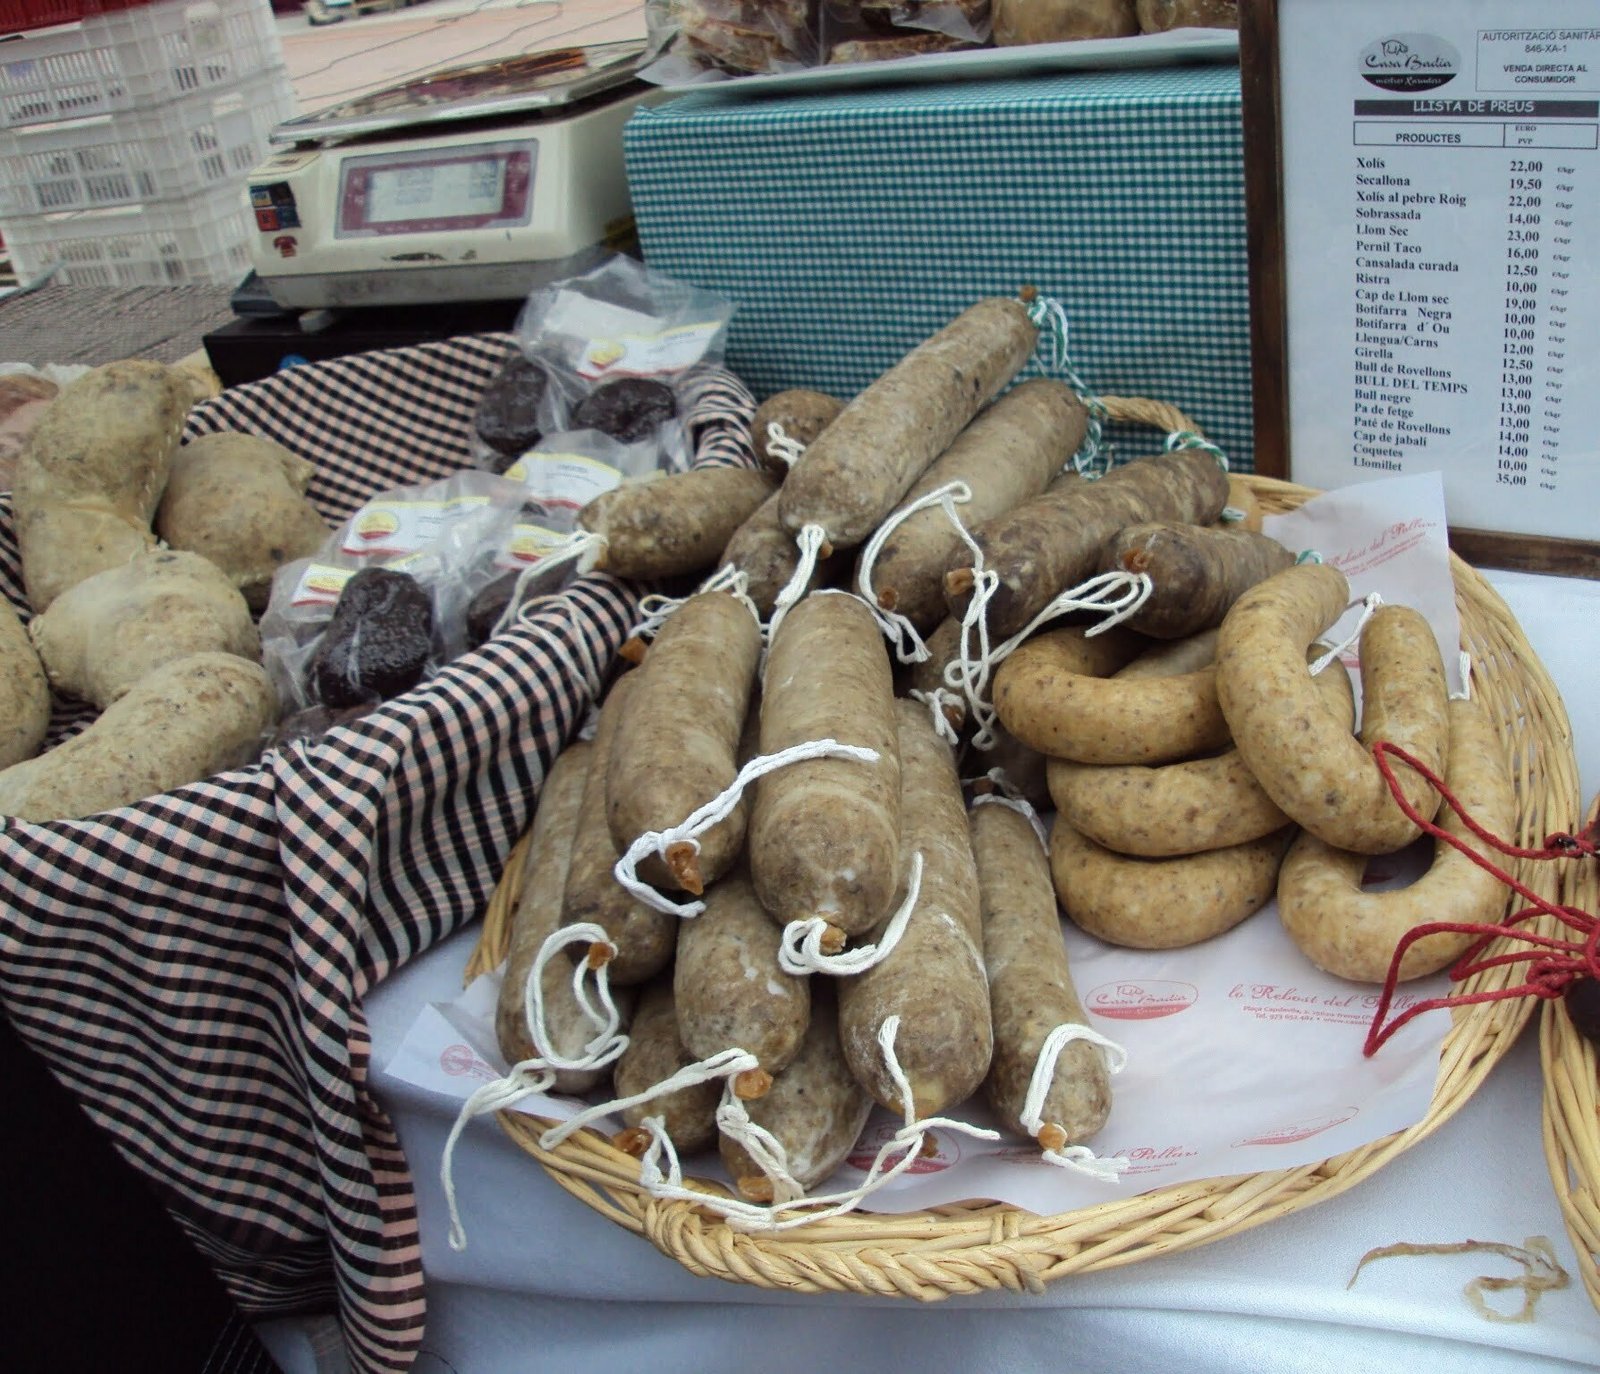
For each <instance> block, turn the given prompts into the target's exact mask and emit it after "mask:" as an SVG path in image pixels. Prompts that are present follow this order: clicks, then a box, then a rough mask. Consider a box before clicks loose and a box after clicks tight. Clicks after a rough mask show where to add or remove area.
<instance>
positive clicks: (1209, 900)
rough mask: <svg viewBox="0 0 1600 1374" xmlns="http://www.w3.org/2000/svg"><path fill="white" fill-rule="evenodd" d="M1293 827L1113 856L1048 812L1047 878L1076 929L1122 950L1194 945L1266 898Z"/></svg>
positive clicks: (1244, 916) (1229, 927)
mask: <svg viewBox="0 0 1600 1374" xmlns="http://www.w3.org/2000/svg"><path fill="white" fill-rule="evenodd" d="M1293 834H1294V827H1293V826H1286V827H1285V828H1284V829H1282V830H1279V831H1275V832H1274V833H1273V834H1270V835H1266V836H1263V837H1262V838H1261V839H1258V840H1250V841H1249V842H1247V843H1245V844H1237V845H1233V846H1231V847H1229V848H1227V849H1212V850H1209V851H1207V852H1206V853H1203V854H1186V855H1183V856H1182V857H1179V858H1173V859H1137V858H1130V857H1128V856H1127V855H1124V854H1113V853H1112V852H1111V851H1110V850H1109V849H1106V848H1103V847H1102V846H1100V845H1097V844H1095V843H1094V841H1093V840H1089V839H1085V838H1084V837H1083V836H1082V835H1080V834H1078V832H1077V831H1076V830H1074V829H1073V828H1072V827H1071V826H1070V825H1068V824H1067V823H1066V822H1065V821H1063V820H1062V819H1061V817H1060V816H1057V817H1056V822H1055V825H1054V827H1053V828H1052V829H1051V832H1050V875H1051V877H1052V879H1053V880H1054V882H1055V889H1056V896H1057V897H1059V898H1060V900H1061V905H1062V907H1063V908H1064V909H1065V911H1066V913H1067V915H1068V916H1069V917H1071V918H1072V921H1073V923H1074V924H1075V925H1077V926H1078V927H1079V928H1081V929H1083V930H1086V931H1088V933H1089V934H1091V935H1093V936H1096V937H1097V938H1098V939H1101V940H1105V941H1106V942H1107V943H1109V944H1113V945H1123V946H1126V947H1127V948H1129V949H1179V948H1182V947H1184V946H1187V945H1195V944H1199V943H1200V942H1201V941H1202V940H1209V939H1211V938H1212V937H1213V936H1216V935H1221V934H1222V933H1223V932H1224V931H1228V930H1232V929H1233V927H1234V926H1236V925H1238V924H1239V923H1240V922H1241V921H1243V920H1245V919H1247V918H1248V917H1250V916H1251V915H1253V914H1254V913H1255V912H1257V911H1259V910H1260V909H1261V908H1262V907H1263V906H1264V905H1265V904H1266V903H1267V902H1268V900H1270V899H1271V897H1272V892H1273V887H1274V884H1275V883H1276V882H1277V877H1278V865H1279V863H1280V862H1281V861H1282V859H1283V852H1284V850H1285V849H1287V848H1288V845H1289V839H1290V837H1291V836H1292V835H1293Z"/></svg>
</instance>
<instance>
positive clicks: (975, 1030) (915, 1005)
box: [839, 701, 993, 1119]
mask: <svg viewBox="0 0 1600 1374" xmlns="http://www.w3.org/2000/svg"><path fill="white" fill-rule="evenodd" d="M895 721H896V725H897V728H898V730H899V737H900V760H901V764H900V767H901V779H902V795H901V803H900V805H901V816H902V825H903V829H904V835H903V838H902V842H901V851H902V854H903V856H904V861H903V869H904V871H905V872H906V874H907V876H908V877H909V871H910V865H911V860H912V857H913V856H915V855H921V859H922V876H921V885H920V888H919V891H918V897H917V902H916V905H915V906H914V908H913V909H912V913H911V918H910V920H909V922H908V923H907V925H906V928H905V932H904V933H903V934H902V935H901V937H900V941H899V943H898V944H896V945H895V946H894V948H893V949H892V950H890V952H889V954H888V956H887V957H886V958H884V959H883V960H882V961H881V962H879V963H877V964H874V965H873V966H872V967H871V968H869V969H867V970H866V971H865V972H863V973H858V974H855V975H853V976H851V977H849V978H845V979H842V980H840V984H839V1034H840V1039H841V1040H842V1042H843V1044H844V1056H845V1060H846V1062H847V1063H848V1064H849V1065H850V1071H851V1072H852V1073H853V1074H855V1076H856V1078H857V1080H858V1081H859V1082H860V1083H861V1084H862V1086H863V1087H865V1088H866V1090H867V1091H868V1092H869V1093H871V1094H872V1096H873V1097H874V1099H876V1100H877V1101H878V1102H880V1103H881V1104H882V1105H883V1106H884V1107H886V1108H888V1109H889V1110H890V1111H893V1112H903V1111H906V1110H908V1109H909V1110H910V1111H912V1112H913V1114H914V1115H915V1116H916V1117H917V1118H919V1119H920V1118H922V1117H926V1116H932V1115H935V1114H937V1113H939V1112H942V1111H943V1110H944V1109H945V1108H947V1107H950V1106H953V1105H954V1104H955V1103H957V1102H961V1101H964V1100H965V1099H966V1098H967V1097H969V1096H971V1094H972V1093H974V1092H975V1091H977V1089H978V1087H979V1085H980V1084H981V1083H982V1082H983V1078H984V1075H985V1074H986V1073H987V1072H988V1070H989V1059H990V1055H991V1052H992V1050H993V1033H992V1030H991V1027H990V1020H989V983H988V979H987V978H986V976H985V974H984V968H983V913H982V908H981V905H980V900H979V896H978V871H977V865H976V863H975V862H974V860H973V857H972V841H971V838H970V836H969V834H968V831H967V814H966V806H965V803H964V801H963V799H962V795H961V783H960V780H959V779H958V778H957V776H956V768H955V759H954V757H953V755H952V754H951V751H950V747H949V746H948V745H947V744H945V742H944V741H943V740H941V739H940V738H939V736H938V734H937V733H936V732H935V731H934V728H933V724H932V722H931V721H930V720H929V719H928V714H927V712H926V711H925V710H924V709H923V708H922V707H920V706H918V705H917V703H916V702H912V701H898V702H896V703H895ZM891 1016H898V1017H899V1018H900V1027H899V1031H898V1034H897V1038H896V1041H895V1057H896V1058H897V1059H898V1060H899V1063H900V1067H901V1068H902V1070H904V1072H905V1076H906V1080H907V1082H908V1083H909V1084H910V1086H911V1095H912V1101H911V1102H910V1103H905V1102H902V1101H901V1100H900V1090H899V1089H898V1087H897V1086H896V1085H895V1081H894V1079H893V1077H892V1076H891V1074H890V1073H889V1070H888V1066H887V1065H886V1063H885V1061H884V1055H883V1051H882V1048H881V1047H880V1045H879V1043H878V1031H879V1028H880V1027H881V1026H882V1025H883V1023H884V1022H885V1021H886V1020H888V1018H889V1017H891Z"/></svg>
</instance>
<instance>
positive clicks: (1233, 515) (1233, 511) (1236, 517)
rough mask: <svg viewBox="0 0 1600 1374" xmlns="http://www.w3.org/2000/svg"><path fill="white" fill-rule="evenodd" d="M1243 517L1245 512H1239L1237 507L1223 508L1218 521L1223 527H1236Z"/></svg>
mask: <svg viewBox="0 0 1600 1374" xmlns="http://www.w3.org/2000/svg"><path fill="white" fill-rule="evenodd" d="M1245 517H1246V512H1244V511H1242V510H1240V509H1239V508H1238V507H1237V506H1224V507H1223V508H1222V515H1221V516H1220V519H1221V521H1222V523H1223V524H1224V525H1237V524H1238V523H1239V522H1240V521H1241V520H1243V519H1245Z"/></svg>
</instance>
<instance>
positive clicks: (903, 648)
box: [856, 482, 972, 663]
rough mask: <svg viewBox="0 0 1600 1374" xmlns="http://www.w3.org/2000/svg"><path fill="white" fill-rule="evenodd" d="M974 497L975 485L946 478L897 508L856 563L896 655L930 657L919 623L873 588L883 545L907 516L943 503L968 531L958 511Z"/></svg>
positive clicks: (863, 590) (904, 659) (909, 659)
mask: <svg viewBox="0 0 1600 1374" xmlns="http://www.w3.org/2000/svg"><path fill="white" fill-rule="evenodd" d="M971 500H972V488H971V487H969V486H968V485H967V484H966V483H965V482H946V483H945V485H944V486H942V487H939V488H937V489H936V490H934V491H930V492H929V493H928V494H927V495H926V496H921V497H918V498H917V499H916V500H915V501H913V502H911V503H910V504H909V505H906V506H902V507H901V508H900V509H899V510H897V511H895V512H894V514H892V515H891V516H889V518H888V519H887V520H885V521H883V523H882V524H880V525H879V526H878V528H877V529H876V530H875V531H873V535H872V538H871V539H869V540H868V541H867V545H866V547H865V548H864V549H863V550H862V551H861V558H860V561H859V563H858V564H857V567H856V591H857V592H858V593H859V594H860V596H861V599H862V600H863V601H865V602H866V603H867V607H868V609H870V610H871V612H872V615H873V619H875V620H876V621H877V622H878V628H879V629H880V630H882V631H883V634H884V637H885V638H886V639H887V640H888V641H889V643H890V645H891V646H892V647H893V649H894V655H895V657H896V658H897V659H898V660H899V661H900V662H901V663H925V662H926V661H927V659H928V646H927V644H925V643H924V642H923V639H922V636H921V635H920V634H918V633H917V627H916V626H915V625H913V624H912V623H911V622H910V621H909V620H907V619H906V617H905V616H903V615H901V614H900V613H899V612H898V611H895V610H891V609H889V608H887V607H885V606H884V605H883V604H882V603H881V602H880V601H879V600H878V594H877V592H875V591H874V590H873V588H872V573H873V569H874V567H875V566H876V565H877V561H878V555H879V554H880V553H882V552H883V546H884V545H885V544H886V543H887V542H888V540H889V536H890V535H892V534H893V533H894V532H895V530H897V529H899V528H900V526H901V525H902V524H904V523H905V521H906V520H908V519H910V517H911V516H913V515H915V514H916V513H917V512H918V511H923V510H929V509H931V508H932V507H934V506H940V507H942V508H943V510H944V513H945V515H946V516H947V517H948V518H949V521H950V523H951V524H952V525H954V526H955V527H956V529H958V530H963V531H964V530H965V529H966V526H965V525H964V524H962V522H961V517H960V516H959V515H958V514H956V504H957V503H958V502H959V503H961V504H963V505H965V504H966V503H967V502H969V501H971Z"/></svg>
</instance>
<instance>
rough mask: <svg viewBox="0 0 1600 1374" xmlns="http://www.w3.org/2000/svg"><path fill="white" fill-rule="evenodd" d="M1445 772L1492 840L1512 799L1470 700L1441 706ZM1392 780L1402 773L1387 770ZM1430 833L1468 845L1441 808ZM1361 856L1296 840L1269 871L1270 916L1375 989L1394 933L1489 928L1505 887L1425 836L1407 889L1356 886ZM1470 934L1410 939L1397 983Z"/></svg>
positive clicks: (1336, 967)
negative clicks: (1274, 873)
mask: <svg viewBox="0 0 1600 1374" xmlns="http://www.w3.org/2000/svg"><path fill="white" fill-rule="evenodd" d="M1449 714H1450V767H1449V769H1448V771H1447V772H1446V774H1445V779H1444V781H1445V785H1446V786H1447V787H1448V788H1449V789H1450V792H1451V794H1452V795H1453V796H1454V797H1455V798H1456V800H1457V801H1459V802H1460V803H1461V805H1462V807H1463V808H1464V809H1465V811H1466V813H1467V814H1468V815H1469V816H1471V817H1472V818H1473V819H1474V820H1475V821H1477V822H1478V823H1479V824H1480V825H1481V826H1483V827H1484V828H1485V829H1487V830H1488V831H1489V832H1490V833H1491V834H1494V835H1506V834H1509V833H1510V832H1511V831H1512V830H1513V829H1514V827H1515V826H1516V821H1517V797H1516V789H1515V787H1514V786H1513V784H1512V780H1511V770H1510V766H1509V764H1508V763H1507V761H1506V757H1505V751H1504V747H1503V746H1502V744H1501V742H1500V739H1499V737H1498V735H1496V733H1495V729H1494V724H1493V722H1492V721H1491V720H1490V719H1489V716H1488V713H1487V712H1486V711H1485V710H1484V708H1483V707H1482V706H1481V705H1479V704H1478V703H1477V702H1476V701H1464V700H1455V701H1452V702H1451V703H1450V707H1449ZM1394 771H1395V774H1396V776H1397V777H1398V776H1400V775H1401V774H1403V773H1404V772H1407V771H1409V770H1407V769H1406V768H1405V766H1404V765H1403V764H1401V763H1398V762H1397V763H1396V764H1395V769H1394ZM1440 828H1441V829H1443V830H1444V831H1446V832H1447V833H1448V834H1451V835H1454V836H1456V837H1457V838H1458V839H1461V840H1463V841H1465V842H1467V843H1469V844H1471V843H1473V836H1472V834H1471V832H1470V831H1469V830H1468V829H1467V826H1466V823H1465V822H1464V821H1463V820H1462V819H1461V817H1460V816H1459V815H1457V814H1456V812H1455V811H1454V810H1453V809H1452V808H1449V807H1446V808H1445V811H1444V815H1443V817H1442V819H1441V820H1440ZM1368 861H1369V860H1368V856H1367V855H1365V854H1349V853H1345V852H1344V851H1342V850H1338V849H1335V848H1333V847H1332V846H1331V845H1328V844H1326V843H1324V842H1323V841H1322V840H1319V839H1318V838H1317V837H1316V836H1315V835H1311V834H1308V833H1306V834H1302V835H1300V837H1299V838H1298V839H1297V840H1296V841H1295V842H1294V845H1293V846H1292V847H1291V848H1290V850H1289V853H1288V856H1287V857H1286V858H1285V859H1284V861H1283V869H1282V871H1281V872H1280V873H1279V875H1278V915H1279V917H1280V918H1281V919H1282V921H1283V926H1284V929H1285V930H1287V931H1288V932H1289V937H1290V938H1291V939H1292V940H1293V941H1294V942H1295V944H1296V945H1297V946H1298V947H1299V948H1300V950H1301V952H1302V953H1303V954H1305V956H1306V957H1307V958H1308V959H1310V960H1311V962H1312V963H1314V964H1315V965H1316V966H1317V967H1318V968H1321V969H1326V970H1327V971H1328V972H1329V973H1332V974H1335V975H1336V976H1338V977H1340V978H1353V979H1356V980H1357V981H1359V982H1367V983H1381V982H1383V981H1384V980H1385V979H1386V978H1387V977H1388V974H1389V964H1390V962H1391V960H1392V958H1393V956H1394V950H1395V946H1396V944H1397V943H1398V942H1399V940H1400V937H1401V936H1402V935H1404V934H1405V933H1406V931H1408V930H1410V929H1411V928H1412V927H1413V926H1419V925H1423V924H1424V923H1426V922H1430V921H1458V922H1462V923H1467V924H1489V923H1492V922H1495V921H1498V920H1499V919H1500V918H1501V917H1502V916H1503V915H1504V914H1505V909H1506V904H1507V901H1508V900H1509V898H1510V889H1509V888H1507V887H1506V886H1505V885H1504V884H1503V883H1502V882H1501V881H1500V880H1499V879H1498V878H1496V877H1495V876H1494V875H1493V874H1492V873H1490V872H1488V871H1487V870H1485V869H1483V868H1481V867H1479V866H1478V865H1477V864H1475V863H1473V862H1472V860H1471V859H1469V858H1467V856H1466V855H1464V854H1462V853H1461V852H1460V851H1459V850H1458V849H1456V848H1455V846H1454V845H1451V844H1449V843H1447V842H1446V841H1444V840H1435V841H1434V846H1433V862H1432V864H1431V865H1430V867H1429V868H1428V871H1427V872H1426V873H1424V874H1423V875H1422V876H1421V877H1420V878H1418V879H1417V880H1416V881H1415V882H1414V883H1411V884H1410V885H1409V886H1407V887H1403V888H1400V889H1397V890H1395V891H1391V892H1383V891H1374V890H1371V889H1368V888H1365V887H1363V886H1362V879H1363V877H1364V876H1365V874H1366V872H1367V867H1368ZM1477 938H1478V937H1477V936H1476V935H1472V934H1465V935H1462V934H1456V933H1446V932H1441V933H1439V934H1436V935H1428V936H1425V937H1424V938H1422V939H1420V940H1417V941H1416V942H1415V943H1413V944H1412V945H1411V947H1410V948H1409V949H1407V950H1406V953H1405V957H1404V958H1403V959H1402V960H1401V962H1400V969H1399V977H1400V979H1401V981H1404V980H1406V979H1409V978H1420V977H1422V976H1423V975H1424V974H1429V973H1434V972H1436V971H1437V970H1439V969H1441V968H1444V967H1445V966H1446V965H1447V964H1449V963H1451V962H1452V961H1453V960H1455V959H1456V958H1457V957H1458V956H1459V955H1460V954H1461V953H1462V952H1463V951H1464V950H1465V949H1466V948H1467V946H1468V945H1470V944H1471V943H1472V942H1473V941H1474V940H1475V939H1477Z"/></svg>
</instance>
